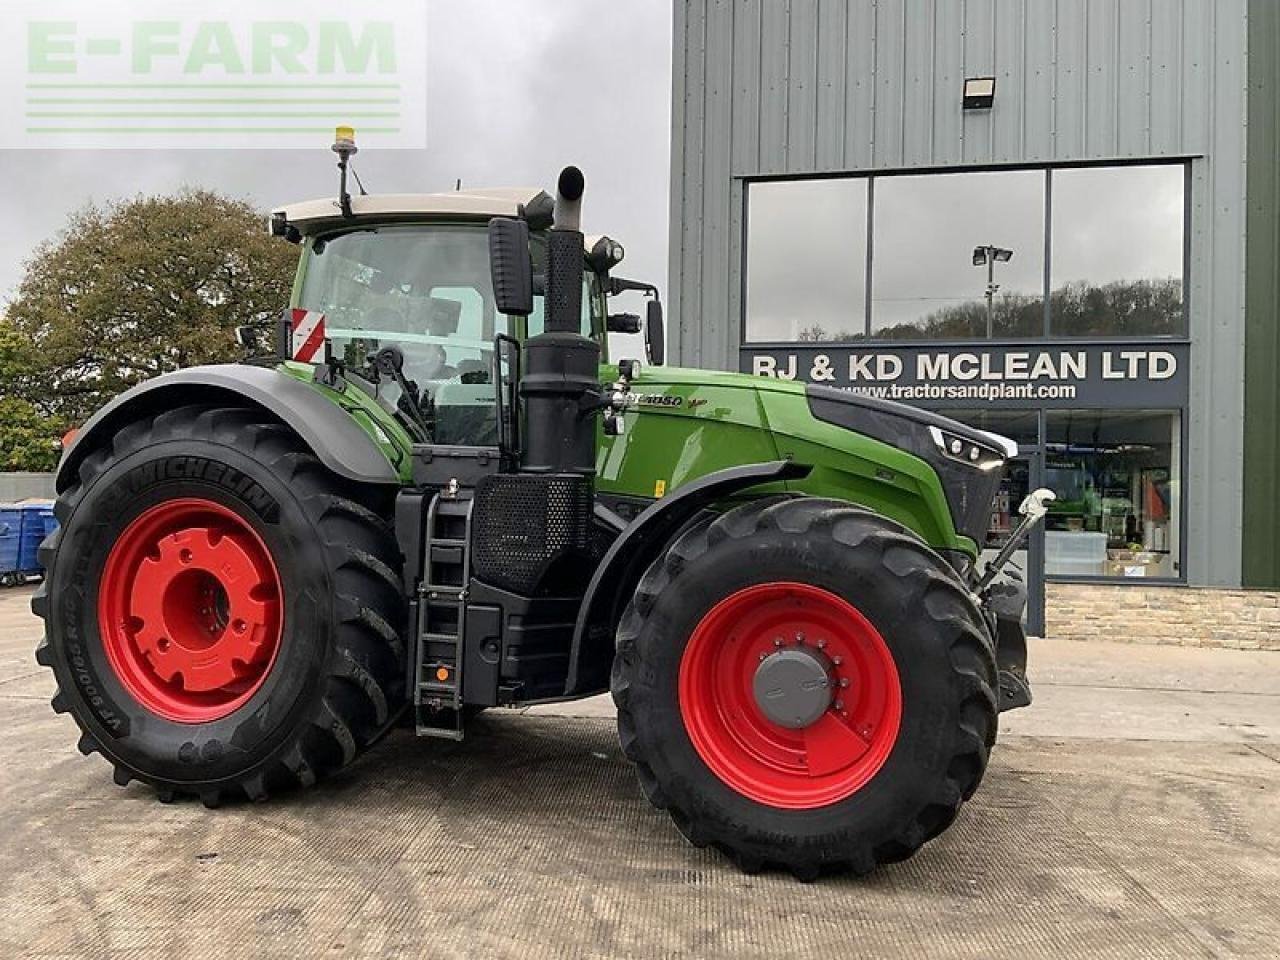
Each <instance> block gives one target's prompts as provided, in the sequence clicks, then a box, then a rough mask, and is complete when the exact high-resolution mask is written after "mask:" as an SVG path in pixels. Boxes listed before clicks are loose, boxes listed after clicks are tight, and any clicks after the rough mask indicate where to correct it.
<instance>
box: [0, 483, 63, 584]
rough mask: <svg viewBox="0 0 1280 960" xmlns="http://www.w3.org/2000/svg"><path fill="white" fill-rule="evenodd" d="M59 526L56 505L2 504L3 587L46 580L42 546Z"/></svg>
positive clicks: (0, 568)
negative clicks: (41, 555)
mask: <svg viewBox="0 0 1280 960" xmlns="http://www.w3.org/2000/svg"><path fill="white" fill-rule="evenodd" d="M57 526H58V521H57V520H55V519H54V516H53V505H52V504H51V503H49V502H48V501H46V500H32V501H26V502H24V503H6V504H0V586H6V587H11V586H15V585H16V584H19V583H25V582H26V581H27V580H29V579H31V578H32V577H39V576H43V574H44V569H43V568H42V567H41V565H40V557H39V550H40V543H41V542H42V541H43V540H44V538H45V537H46V536H48V535H49V534H50V533H52V532H53V531H54V530H55V529H57Z"/></svg>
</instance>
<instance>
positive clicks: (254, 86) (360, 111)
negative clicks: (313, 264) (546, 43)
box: [0, 0, 426, 149]
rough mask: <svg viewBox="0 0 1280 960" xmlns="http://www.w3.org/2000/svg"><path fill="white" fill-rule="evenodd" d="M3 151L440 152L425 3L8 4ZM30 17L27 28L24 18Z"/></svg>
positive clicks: (1, 99) (57, 0) (0, 102)
mask: <svg viewBox="0 0 1280 960" xmlns="http://www.w3.org/2000/svg"><path fill="white" fill-rule="evenodd" d="M6 14H7V15H8V16H7V17H6V27H7V28H8V29H6V30H5V31H4V32H3V35H0V148H37V149H50V148H59V147H62V148H74V149H86V148H90V149H101V148H126V149H136V148H162V149H174V148H183V147H187V148H196V149H216V148H237V149H244V148H260V149H281V148H290V147H314V146H315V144H316V143H317V140H318V138H321V137H323V136H325V135H328V136H332V134H333V130H334V127H335V126H338V125H339V124H342V125H349V126H352V127H355V128H356V130H357V132H358V133H359V135H360V139H361V143H367V144H371V145H374V146H377V147H381V148H388V147H390V148H396V147H400V148H422V147H425V146H426V12H425V4H424V3H422V2H421V0H362V2H361V3H359V4H353V3H350V2H345V0H259V2H245V0H210V2H204V3H189V2H180V0H179V2H175V0H170V2H157V0H140V2H128V0H8V2H7V3H6ZM15 14H16V16H15Z"/></svg>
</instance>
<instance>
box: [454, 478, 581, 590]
mask: <svg viewBox="0 0 1280 960" xmlns="http://www.w3.org/2000/svg"><path fill="white" fill-rule="evenodd" d="M591 510H592V484H591V480H590V479H589V478H587V477H579V476H538V475H531V474H498V475H496V476H489V477H485V478H484V479H483V480H481V481H480V484H479V486H478V487H477V488H476V496H475V512H474V514H473V516H472V554H471V556H472V561H471V562H472V566H473V567H474V569H475V572H476V575H477V576H478V577H479V578H480V579H481V580H483V581H485V582H486V583H490V584H492V585H494V586H496V587H501V588H503V589H506V590H514V591H516V592H518V593H524V594H532V593H535V592H538V591H539V590H540V589H541V590H542V591H544V592H545V591H546V590H561V589H565V586H564V581H565V580H566V579H572V575H571V574H570V571H569V570H568V569H566V568H565V567H566V565H565V563H563V561H573V560H577V561H578V562H577V563H574V564H572V566H573V567H576V568H579V569H578V574H579V575H580V574H581V572H582V570H581V568H582V567H587V568H588V570H587V572H588V574H589V564H588V563H585V562H584V561H587V560H588V559H589V558H590V556H591V547H592V539H591V527H592V524H591Z"/></svg>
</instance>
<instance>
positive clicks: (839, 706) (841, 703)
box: [836, 700, 844, 710]
mask: <svg viewBox="0 0 1280 960" xmlns="http://www.w3.org/2000/svg"><path fill="white" fill-rule="evenodd" d="M836 709H837V710H843V709H844V701H843V700H837V701H836Z"/></svg>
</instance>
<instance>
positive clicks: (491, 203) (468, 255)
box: [272, 188, 661, 446]
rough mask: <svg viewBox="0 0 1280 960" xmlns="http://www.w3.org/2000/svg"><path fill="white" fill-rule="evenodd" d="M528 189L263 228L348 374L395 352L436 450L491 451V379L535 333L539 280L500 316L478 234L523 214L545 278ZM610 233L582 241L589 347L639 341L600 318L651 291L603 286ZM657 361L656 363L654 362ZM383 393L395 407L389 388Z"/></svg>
mask: <svg viewBox="0 0 1280 960" xmlns="http://www.w3.org/2000/svg"><path fill="white" fill-rule="evenodd" d="M550 202H551V201H550V198H549V197H547V195H546V194H545V193H543V192H542V191H539V190H535V189H521V188H509V189H494V190H479V191H472V192H467V193H463V192H460V191H459V192H453V193H439V194H408V195H390V196H379V197H364V196H362V197H352V198H350V211H351V212H350V215H345V216H344V215H343V214H342V213H341V210H340V209H339V204H337V203H336V202H335V201H333V200H315V201H309V202H304V203H299V204H294V205H291V206H286V207H282V208H280V209H278V210H276V211H275V212H274V214H273V216H272V229H273V232H275V233H277V234H278V235H281V236H285V237H288V238H289V239H291V240H293V241H294V242H296V243H298V244H299V245H300V246H301V247H302V253H301V257H300V258H299V267H298V273H297V277H296V281H295V284H294V292H293V303H292V307H293V308H294V309H298V310H305V311H308V312H311V313H313V314H319V315H320V316H323V318H324V323H325V331H326V336H327V338H328V342H329V349H330V356H331V357H332V358H334V359H336V360H337V361H339V362H340V363H341V364H342V365H343V366H344V367H345V368H346V369H348V370H354V371H359V370H360V369H361V368H363V367H364V366H365V365H366V364H367V363H368V358H369V357H371V356H374V355H376V354H377V352H378V351H379V350H380V349H381V348H383V347H385V346H387V345H395V346H398V347H399V348H400V351H401V353H402V355H403V358H404V362H403V375H404V379H405V381H406V383H408V384H410V385H411V389H412V390H413V391H414V392H415V393H416V394H417V395H418V396H419V397H420V398H423V399H425V400H428V401H429V402H430V404H431V407H432V411H431V421H432V422H431V430H430V436H431V440H432V442H434V443H437V444H445V445H473V446H493V445H496V444H497V443H498V439H499V424H498V404H497V402H496V400H495V383H496V382H497V381H498V380H503V381H505V382H507V383H510V382H511V381H512V377H513V376H514V371H513V369H512V368H511V366H510V364H511V362H512V358H513V356H514V354H513V353H512V351H510V350H504V349H503V348H502V346H501V345H502V343H503V342H504V341H506V342H508V343H511V345H512V346H513V347H515V348H518V346H519V345H520V344H523V343H525V342H526V341H527V340H529V338H531V337H534V336H537V335H538V334H541V333H543V332H544V329H545V300H546V296H545V282H536V283H535V288H534V289H535V295H534V299H533V309H532V312H531V313H530V314H529V315H528V316H527V317H525V316H508V315H506V314H504V313H502V312H501V311H500V310H499V309H498V307H497V304H496V302H495V298H494V290H493V285H492V283H491V278H490V251H489V241H488V224H489V221H490V220H492V219H494V218H509V217H517V216H523V217H525V219H526V221H527V222H528V223H529V224H530V226H531V227H532V229H531V230H530V237H529V254H530V258H531V263H532V269H533V273H534V276H535V277H536V278H537V277H541V276H543V275H544V274H545V270H546V228H547V227H549V226H550V222H549V220H547V219H546V218H545V217H542V216H541V215H540V214H539V212H538V211H539V209H540V208H545V207H546V205H548V204H549V203H550ZM622 256H623V249H622V246H621V244H619V243H618V242H617V241H615V240H612V239H611V238H609V237H603V236H600V237H588V238H586V242H585V258H584V270H583V273H582V293H581V309H580V311H579V321H578V330H577V332H578V333H579V334H581V335H582V336H583V337H587V338H589V339H591V340H593V341H595V342H596V343H598V344H599V345H600V349H601V359H602V361H607V357H608V353H607V351H608V344H607V337H606V332H609V331H613V332H632V333H638V332H640V331H641V323H640V318H639V317H634V316H631V315H627V314H621V315H617V316H614V317H610V316H609V312H608V297H609V296H610V295H611V294H613V293H620V292H622V291H624V290H639V291H641V292H646V293H648V294H649V295H650V296H651V297H652V298H653V299H652V301H651V302H653V303H655V304H656V303H657V290H656V288H654V287H652V286H651V285H649V284H643V283H638V282H636V281H630V280H625V279H621V278H611V277H610V274H609V271H610V270H611V269H613V268H614V267H616V266H617V264H618V263H619V262H620V261H621V260H622ZM654 313H655V312H654V311H651V313H650V317H649V320H648V326H649V331H648V335H647V338H646V339H647V340H650V341H653V340H654V339H657V340H659V341H660V329H659V332H658V334H657V335H656V336H655V334H654V332H653V330H654V327H655V326H657V327H659V328H660V325H661V312H660V306H659V307H658V310H657V311H656V316H655V315H654ZM659 359H660V357H659ZM379 393H380V396H381V397H383V398H384V399H386V400H387V401H388V402H389V403H390V404H392V405H393V406H398V407H403V406H404V404H403V401H402V397H401V390H400V388H399V387H398V385H397V383H396V382H395V381H394V380H392V381H390V382H388V383H386V384H385V385H383V386H381V388H380V391H379Z"/></svg>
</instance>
